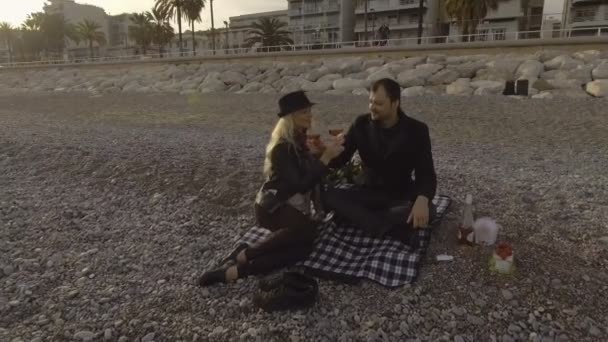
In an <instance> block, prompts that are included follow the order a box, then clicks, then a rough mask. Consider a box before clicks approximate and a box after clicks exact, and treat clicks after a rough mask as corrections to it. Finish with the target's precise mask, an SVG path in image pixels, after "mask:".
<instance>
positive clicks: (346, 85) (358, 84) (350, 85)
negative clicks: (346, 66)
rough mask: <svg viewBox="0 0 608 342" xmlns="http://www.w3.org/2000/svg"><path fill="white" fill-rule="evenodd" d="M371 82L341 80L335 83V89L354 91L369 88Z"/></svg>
mask: <svg viewBox="0 0 608 342" xmlns="http://www.w3.org/2000/svg"><path fill="white" fill-rule="evenodd" d="M368 84H369V82H367V81H366V80H353V79H348V78H344V79H340V80H336V81H334V84H333V86H334V89H336V90H350V91H353V90H355V89H357V88H367V86H368Z"/></svg>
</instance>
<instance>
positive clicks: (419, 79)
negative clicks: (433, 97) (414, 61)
mask: <svg viewBox="0 0 608 342" xmlns="http://www.w3.org/2000/svg"><path fill="white" fill-rule="evenodd" d="M441 69H443V66H442V65H439V64H421V65H418V66H417V67H416V69H409V70H405V71H402V72H401V73H399V75H398V76H397V82H399V84H400V85H401V86H402V87H404V88H409V87H415V86H423V85H425V84H426V81H427V80H428V79H429V78H430V77H431V76H432V75H433V74H435V73H436V72H437V71H439V70H441Z"/></svg>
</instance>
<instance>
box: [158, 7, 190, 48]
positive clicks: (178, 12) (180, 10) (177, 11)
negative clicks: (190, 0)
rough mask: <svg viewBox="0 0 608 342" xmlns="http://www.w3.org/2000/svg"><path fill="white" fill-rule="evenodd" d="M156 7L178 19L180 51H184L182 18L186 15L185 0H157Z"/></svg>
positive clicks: (170, 17)
mask: <svg viewBox="0 0 608 342" xmlns="http://www.w3.org/2000/svg"><path fill="white" fill-rule="evenodd" d="M154 8H155V9H158V10H160V11H161V12H166V13H167V15H168V17H169V19H177V30H178V32H179V52H180V53H181V52H183V51H184V50H183V46H184V45H183V41H182V18H183V17H184V0H156V5H155V6H154Z"/></svg>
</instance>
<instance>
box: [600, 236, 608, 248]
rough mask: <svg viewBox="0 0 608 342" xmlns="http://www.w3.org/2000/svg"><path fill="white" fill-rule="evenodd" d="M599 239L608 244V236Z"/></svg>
mask: <svg viewBox="0 0 608 342" xmlns="http://www.w3.org/2000/svg"><path fill="white" fill-rule="evenodd" d="M599 241H600V242H601V243H603V244H605V245H607V246H608V236H602V237H601V238H599Z"/></svg>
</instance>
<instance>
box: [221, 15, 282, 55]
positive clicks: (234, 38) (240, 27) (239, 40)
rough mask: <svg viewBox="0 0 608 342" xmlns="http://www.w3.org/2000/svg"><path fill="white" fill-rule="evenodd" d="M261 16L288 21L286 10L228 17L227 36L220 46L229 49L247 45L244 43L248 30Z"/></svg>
mask: <svg viewBox="0 0 608 342" xmlns="http://www.w3.org/2000/svg"><path fill="white" fill-rule="evenodd" d="M262 18H274V19H277V20H279V21H282V22H284V23H287V24H288V23H289V16H288V15H287V10H284V11H272V12H261V13H253V14H246V15H239V16H236V17H230V18H229V21H230V23H229V25H228V30H227V31H225V32H224V33H223V34H224V35H225V34H226V32H227V34H228V37H227V38H224V41H223V42H224V43H226V44H223V45H222V48H226V45H227V46H228V47H229V48H231V49H237V48H244V47H248V46H247V44H246V40H247V38H249V31H251V29H252V28H253V27H252V24H253V23H255V22H257V21H259V20H260V19H262Z"/></svg>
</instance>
